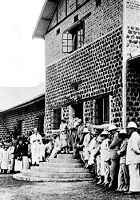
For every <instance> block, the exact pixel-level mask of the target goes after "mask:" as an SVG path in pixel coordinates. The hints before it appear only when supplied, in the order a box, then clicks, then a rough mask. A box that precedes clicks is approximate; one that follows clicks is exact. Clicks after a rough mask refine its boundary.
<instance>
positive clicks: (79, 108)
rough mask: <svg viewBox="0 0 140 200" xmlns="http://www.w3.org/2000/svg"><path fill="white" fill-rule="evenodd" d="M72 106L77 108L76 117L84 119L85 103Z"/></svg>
mask: <svg viewBox="0 0 140 200" xmlns="http://www.w3.org/2000/svg"><path fill="white" fill-rule="evenodd" d="M72 107H73V109H74V110H75V117H78V118H79V119H82V120H83V103H78V104H74V105H72Z"/></svg>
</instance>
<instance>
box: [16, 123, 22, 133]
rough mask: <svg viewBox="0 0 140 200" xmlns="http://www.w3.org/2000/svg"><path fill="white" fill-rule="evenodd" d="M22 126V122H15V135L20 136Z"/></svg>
mask: <svg viewBox="0 0 140 200" xmlns="http://www.w3.org/2000/svg"><path fill="white" fill-rule="evenodd" d="M22 125H23V121H22V120H19V121H18V122H17V135H22Z"/></svg>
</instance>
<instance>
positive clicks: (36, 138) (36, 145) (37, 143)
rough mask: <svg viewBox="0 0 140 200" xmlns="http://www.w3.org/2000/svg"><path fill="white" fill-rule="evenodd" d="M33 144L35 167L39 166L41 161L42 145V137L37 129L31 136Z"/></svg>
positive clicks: (32, 156)
mask: <svg viewBox="0 0 140 200" xmlns="http://www.w3.org/2000/svg"><path fill="white" fill-rule="evenodd" d="M30 143H31V160H32V165H33V166H35V165H36V166H39V161H40V147H41V143H42V137H41V135H40V134H39V132H38V130H37V128H34V133H33V135H31V136H30Z"/></svg>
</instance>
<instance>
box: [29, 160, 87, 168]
mask: <svg viewBox="0 0 140 200" xmlns="http://www.w3.org/2000/svg"><path fill="white" fill-rule="evenodd" d="M83 166H84V164H83V163H81V162H80V163H50V162H40V164H39V167H40V168H46V169H47V168H48V167H57V168H58V167H66V168H77V167H83ZM32 168H34V167H32Z"/></svg>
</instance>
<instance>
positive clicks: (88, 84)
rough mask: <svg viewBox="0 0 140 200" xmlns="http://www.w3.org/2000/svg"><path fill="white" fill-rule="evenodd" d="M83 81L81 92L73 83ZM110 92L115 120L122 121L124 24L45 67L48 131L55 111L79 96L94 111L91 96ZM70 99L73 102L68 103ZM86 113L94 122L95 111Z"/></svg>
mask: <svg viewBox="0 0 140 200" xmlns="http://www.w3.org/2000/svg"><path fill="white" fill-rule="evenodd" d="M78 81H81V84H80V85H79V87H78V91H75V90H74V88H73V87H72V84H73V83H75V82H78ZM104 94H111V95H112V100H111V113H112V119H111V120H112V122H115V123H117V124H118V125H119V126H121V122H122V27H119V28H117V29H115V30H114V31H111V32H110V33H108V34H107V35H104V36H103V37H101V38H99V39H97V40H95V42H92V43H91V44H89V45H87V46H86V47H84V48H81V49H79V50H77V51H76V52H73V53H72V54H70V55H69V56H68V57H66V58H63V59H62V60H61V61H59V62H57V63H55V64H53V65H50V66H48V67H47V70H46V130H50V129H51V128H52V127H51V124H52V117H53V116H52V110H53V109H54V108H59V107H66V105H67V104H72V101H73V99H75V98H76V96H77V95H79V96H80V100H81V101H84V102H86V103H85V106H86V107H87V109H86V110H88V109H89V110H90V112H91V110H92V107H93V103H91V102H90V103H88V102H87V101H89V99H92V100H91V101H93V99H94V98H95V99H96V98H97V97H98V96H101V95H104ZM69 100H70V102H68V101H69ZM90 112H88V111H87V112H85V113H86V114H85V116H89V117H90V119H91V120H92V121H94V120H95V119H94V112H92V114H90Z"/></svg>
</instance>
